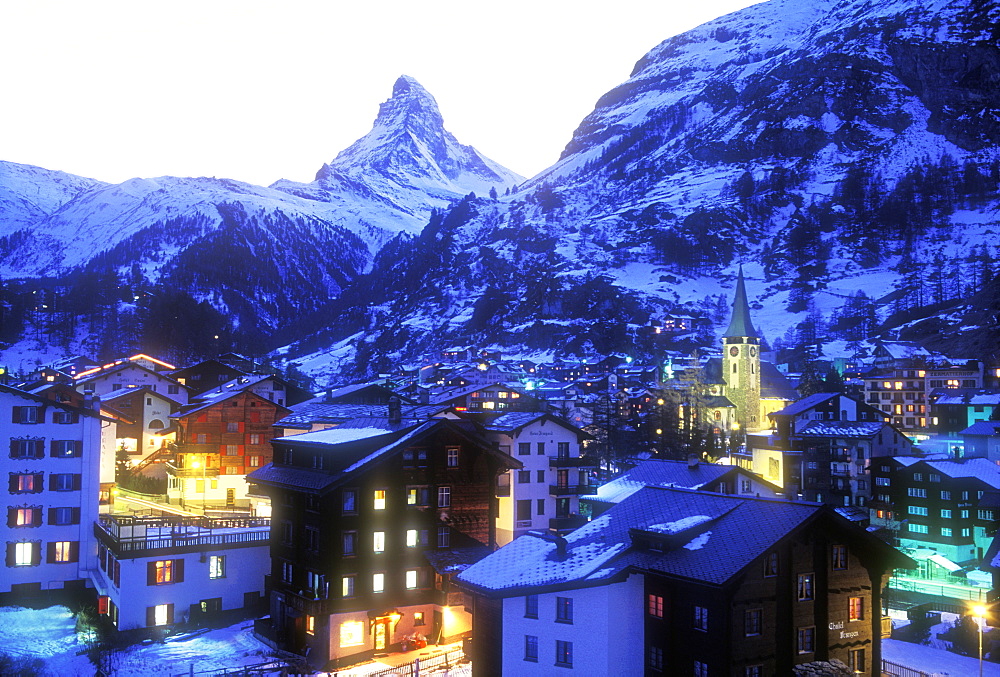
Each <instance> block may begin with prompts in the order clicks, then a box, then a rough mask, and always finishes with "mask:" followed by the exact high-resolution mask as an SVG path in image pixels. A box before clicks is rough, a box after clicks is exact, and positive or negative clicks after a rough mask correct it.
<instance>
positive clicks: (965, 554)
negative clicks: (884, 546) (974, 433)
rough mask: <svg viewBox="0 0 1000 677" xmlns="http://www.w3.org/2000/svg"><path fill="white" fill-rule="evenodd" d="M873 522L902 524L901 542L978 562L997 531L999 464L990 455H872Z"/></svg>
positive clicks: (892, 525) (899, 526)
mask: <svg viewBox="0 0 1000 677" xmlns="http://www.w3.org/2000/svg"><path fill="white" fill-rule="evenodd" d="M872 482H873V489H872V491H873V496H872V501H871V504H870V505H869V508H870V510H871V515H872V524H873V525H879V526H884V527H887V528H889V529H892V530H898V534H897V535H898V539H899V545H900V546H902V547H909V548H925V549H929V550H934V551H936V552H938V553H939V554H940V555H942V556H944V557H946V558H947V559H949V560H951V561H952V562H956V563H958V564H966V563H978V562H979V561H981V560H982V559H983V554H984V552H985V550H986V549H987V548H988V547H989V545H990V540H991V539H992V537H993V535H994V533H995V524H994V521H995V519H996V517H997V515H996V514H995V512H994V508H993V507H992V505H990V506H981V505H980V504H981V502H982V500H983V499H984V497H986V495H987V494H988V493H992V491H993V490H996V489H1000V467H998V466H997V465H996V464H995V463H993V462H991V461H988V460H987V459H985V458H969V459H959V460H925V459H920V458H917V457H913V456H901V457H895V458H882V459H877V460H873V461H872Z"/></svg>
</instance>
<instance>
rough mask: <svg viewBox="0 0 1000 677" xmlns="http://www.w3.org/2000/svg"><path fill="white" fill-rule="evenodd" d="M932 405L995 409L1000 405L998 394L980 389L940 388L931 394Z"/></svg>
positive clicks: (999, 393) (999, 395)
mask: <svg viewBox="0 0 1000 677" xmlns="http://www.w3.org/2000/svg"><path fill="white" fill-rule="evenodd" d="M931 402H933V403H934V404H938V405H942V404H960V405H976V406H989V407H995V406H998V405H1000V392H997V391H996V390H984V389H982V388H958V389H955V388H941V389H939V390H935V391H934V392H932V393H931Z"/></svg>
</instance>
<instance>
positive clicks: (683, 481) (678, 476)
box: [581, 459, 735, 503]
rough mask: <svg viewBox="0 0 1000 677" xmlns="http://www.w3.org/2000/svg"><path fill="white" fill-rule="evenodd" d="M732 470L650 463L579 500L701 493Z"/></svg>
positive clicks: (682, 463)
mask: <svg viewBox="0 0 1000 677" xmlns="http://www.w3.org/2000/svg"><path fill="white" fill-rule="evenodd" d="M734 467H735V466H729V465H716V464H714V463H698V464H697V465H694V466H689V465H688V464H687V462H685V461H668V460H664V459H650V460H648V461H643V462H642V463H640V464H639V465H637V466H635V467H634V468H631V469H630V470H627V471H625V472H624V473H623V474H621V475H620V476H618V477H616V478H615V479H613V480H611V481H610V482H608V483H606V484H603V485H601V486H600V487H598V488H597V492H596V493H594V494H592V495H590V496H582V497H581V498H585V499H589V500H592V501H600V502H602V503H620V502H622V501H623V500H625V499H626V498H628V497H629V496H631V495H632V494H634V493H636V492H637V491H639V490H640V489H642V488H643V487H646V486H653V487H681V488H685V489H702V488H704V487H705V486H706V485H708V484H711V483H712V482H715V481H718V480H719V479H720V478H721V477H722V476H724V475H726V474H729V473H731V472H734V470H733V468H734Z"/></svg>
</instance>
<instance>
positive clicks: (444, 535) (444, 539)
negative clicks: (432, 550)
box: [438, 527, 451, 548]
mask: <svg viewBox="0 0 1000 677" xmlns="http://www.w3.org/2000/svg"><path fill="white" fill-rule="evenodd" d="M450 546H451V527H438V547H439V548H448V547H450Z"/></svg>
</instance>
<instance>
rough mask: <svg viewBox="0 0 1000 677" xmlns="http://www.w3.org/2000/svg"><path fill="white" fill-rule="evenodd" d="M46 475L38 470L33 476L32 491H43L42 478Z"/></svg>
mask: <svg viewBox="0 0 1000 677" xmlns="http://www.w3.org/2000/svg"><path fill="white" fill-rule="evenodd" d="M44 477H45V475H44V474H43V473H40V472H36V473H35V474H34V475H33V476H32V478H31V492H32V493H34V494H40V493H42V489H43V486H42V479H43V478H44Z"/></svg>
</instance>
